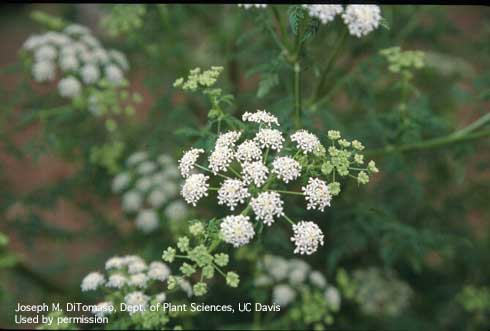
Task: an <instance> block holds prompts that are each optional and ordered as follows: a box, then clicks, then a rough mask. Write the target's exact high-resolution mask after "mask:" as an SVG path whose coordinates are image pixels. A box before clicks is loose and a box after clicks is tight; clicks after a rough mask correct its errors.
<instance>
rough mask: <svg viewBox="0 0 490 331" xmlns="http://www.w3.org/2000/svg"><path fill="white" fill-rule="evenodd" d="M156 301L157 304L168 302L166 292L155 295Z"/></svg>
mask: <svg viewBox="0 0 490 331" xmlns="http://www.w3.org/2000/svg"><path fill="white" fill-rule="evenodd" d="M155 300H156V302H160V303H162V302H165V301H166V300H167V295H166V294H165V292H160V293H158V294H156V295H155Z"/></svg>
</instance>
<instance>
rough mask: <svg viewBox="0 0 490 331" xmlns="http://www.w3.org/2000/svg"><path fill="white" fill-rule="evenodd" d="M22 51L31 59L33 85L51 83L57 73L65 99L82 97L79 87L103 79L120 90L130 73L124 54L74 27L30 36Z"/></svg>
mask: <svg viewBox="0 0 490 331" xmlns="http://www.w3.org/2000/svg"><path fill="white" fill-rule="evenodd" d="M23 49H24V50H26V51H28V52H29V53H30V54H31V55H32V58H33V65H32V76H33V78H34V80H35V81H37V82H39V83H42V82H50V81H54V80H55V79H56V77H57V72H58V71H59V73H60V80H59V82H58V92H59V94H60V96H62V97H64V98H75V97H77V96H79V95H81V94H82V88H83V86H82V84H84V85H86V86H93V85H94V84H97V83H98V82H99V81H100V80H102V79H105V80H106V81H107V82H109V83H111V84H113V85H115V86H119V85H121V84H122V83H123V81H124V80H125V77H124V71H127V70H128V69H129V64H128V61H127V59H126V56H125V55H124V54H122V53H121V52H119V51H117V50H114V49H110V50H109V49H105V48H104V47H103V46H102V45H101V43H100V42H99V40H97V38H95V37H94V36H93V35H92V33H91V32H90V30H89V29H88V28H86V27H83V26H81V25H76V24H73V25H69V26H67V27H66V28H65V29H64V30H63V31H61V32H54V31H49V32H46V33H44V34H37V35H32V36H30V37H29V38H28V39H27V40H26V41H25V42H24V45H23Z"/></svg>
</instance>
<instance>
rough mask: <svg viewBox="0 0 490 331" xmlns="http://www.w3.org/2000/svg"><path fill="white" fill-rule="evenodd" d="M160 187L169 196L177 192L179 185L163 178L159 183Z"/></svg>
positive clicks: (173, 195) (171, 196)
mask: <svg viewBox="0 0 490 331" xmlns="http://www.w3.org/2000/svg"><path fill="white" fill-rule="evenodd" d="M160 188H161V189H162V190H163V192H165V194H166V195H167V196H168V197H170V198H173V197H175V196H176V195H177V193H179V186H178V185H177V184H176V183H175V182H174V181H169V180H165V181H164V182H163V183H161V185H160Z"/></svg>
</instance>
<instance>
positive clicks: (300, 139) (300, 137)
mask: <svg viewBox="0 0 490 331" xmlns="http://www.w3.org/2000/svg"><path fill="white" fill-rule="evenodd" d="M291 141H293V142H296V146H297V147H298V148H299V149H301V150H302V151H303V154H307V153H311V152H313V151H314V150H315V149H317V148H319V147H320V146H321V144H320V140H319V139H318V137H317V136H315V135H314V134H313V133H310V132H308V131H306V130H303V129H301V130H298V131H296V132H295V133H293V134H292V135H291Z"/></svg>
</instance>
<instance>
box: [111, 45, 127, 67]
mask: <svg viewBox="0 0 490 331" xmlns="http://www.w3.org/2000/svg"><path fill="white" fill-rule="evenodd" d="M109 56H110V57H112V59H113V60H114V61H115V62H116V63H117V64H118V65H119V66H120V67H121V68H122V69H123V70H128V69H129V62H128V59H127V58H126V55H124V54H123V53H121V52H119V51H118V50H115V49H111V50H110V51H109Z"/></svg>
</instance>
